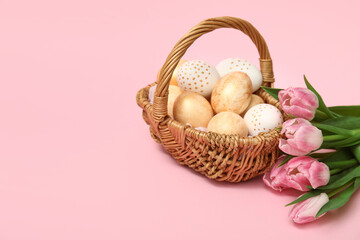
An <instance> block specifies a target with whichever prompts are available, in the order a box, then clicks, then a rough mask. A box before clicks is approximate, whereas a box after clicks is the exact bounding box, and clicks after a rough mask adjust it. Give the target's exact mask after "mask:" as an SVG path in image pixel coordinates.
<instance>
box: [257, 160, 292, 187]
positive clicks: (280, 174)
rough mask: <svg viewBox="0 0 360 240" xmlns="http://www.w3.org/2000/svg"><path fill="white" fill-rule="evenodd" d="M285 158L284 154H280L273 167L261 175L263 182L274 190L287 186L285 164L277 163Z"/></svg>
mask: <svg viewBox="0 0 360 240" xmlns="http://www.w3.org/2000/svg"><path fill="white" fill-rule="evenodd" d="M284 159H285V155H283V156H281V157H280V158H279V160H278V161H277V162H276V163H275V165H274V167H273V168H272V169H271V171H270V172H266V173H265V174H264V176H263V181H264V183H265V184H266V185H267V186H268V187H271V188H272V189H274V190H275V191H279V192H281V191H282V190H283V189H285V188H289V186H288V184H287V180H286V175H285V174H286V171H285V165H282V166H280V167H278V166H279V164H280V163H281V162H282V161H283V160H284Z"/></svg>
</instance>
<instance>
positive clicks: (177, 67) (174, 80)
mask: <svg viewBox="0 0 360 240" xmlns="http://www.w3.org/2000/svg"><path fill="white" fill-rule="evenodd" d="M186 62H187V60H183V59H181V60H180V61H179V64H178V65H177V66H176V68H175V70H174V72H173V74H172V77H171V80H170V85H175V86H178V83H177V78H176V76H177V73H178V70H179V67H181V65H183V64H184V63H186ZM160 70H161V69H159V71H158V73H157V76H156V82H157V83H159V76H160Z"/></svg>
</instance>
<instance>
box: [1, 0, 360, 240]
mask: <svg viewBox="0 0 360 240" xmlns="http://www.w3.org/2000/svg"><path fill="white" fill-rule="evenodd" d="M359 7H360V4H359V3H358V1H346V2H342V3H341V4H339V3H338V2H329V1H301V2H300V1H299V2H298V3H294V1H239V0H232V1H230V0H224V1H212V0H210V1H189V0H184V1H178V2H173V1H160V0H158V1H128V2H124V1H115V0H114V1H108V0H103V1H85V0H84V1H81V0H76V1H69V0H65V1H45V0H43V1H39V0H34V1H6V0H3V1H1V4H0V43H1V44H0V53H1V54H0V66H1V67H0V84H1V85H0V115H1V117H0V213H1V214H0V239H1V240H8V239H11V240H15V239H19V240H20V239H21V240H23V239H26V240H32V239H37V240H42V239H44V240H45V239H52V240H58V239H66V240H71V239H87V240H91V239H158V240H161V239H208V240H211V239H243V238H247V239H273V238H275V237H276V238H277V239H288V238H289V236H291V239H294V240H295V239H299V240H300V239H339V238H341V239H359V237H360V230H359V228H358V227H357V226H358V223H359V222H360V204H358V202H359V200H360V195H359V193H356V194H355V195H354V196H353V198H352V199H351V200H350V202H349V203H348V204H347V205H346V206H345V207H343V208H342V209H341V210H340V211H333V212H331V213H329V214H327V215H325V216H324V217H323V218H321V219H319V220H318V221H317V222H315V223H311V224H307V225H302V226H300V225H295V224H293V223H292V222H290V221H289V220H288V218H287V215H288V212H289V209H288V208H285V207H284V205H285V204H286V203H288V202H290V201H292V200H293V199H294V198H295V197H296V196H297V195H298V193H296V192H289V191H285V192H283V193H276V192H274V191H272V190H271V189H269V188H267V187H266V186H265V185H264V184H263V183H262V180H261V177H259V178H256V179H255V180H253V181H250V182H246V183H242V184H226V183H218V182H214V181H211V180H208V179H206V178H204V177H202V176H201V175H198V174H196V173H194V172H193V171H192V170H190V169H188V168H185V167H182V166H180V165H178V164H177V163H176V162H175V161H174V160H173V159H172V158H171V157H170V156H169V155H168V154H166V153H165V152H164V151H163V150H162V148H161V147H160V145H158V144H156V143H155V142H154V141H152V139H151V137H150V134H149V131H148V127H147V125H146V124H145V123H144V122H143V120H142V117H141V111H140V108H138V106H137V105H136V103H135V95H136V92H137V90H139V89H140V88H142V87H144V86H146V85H147V84H149V83H152V82H153V81H155V78H156V73H157V71H158V69H159V68H160V67H161V65H162V64H163V62H164V60H165V58H166V57H167V54H168V53H169V52H170V50H171V48H172V47H173V45H174V44H175V42H176V41H177V40H178V39H179V38H180V37H181V36H182V35H183V34H185V33H186V32H187V31H188V30H189V29H190V28H191V27H192V26H193V25H195V24H196V23H198V22H199V21H201V20H203V19H205V18H208V17H214V16H223V15H229V16H236V17H240V18H243V19H246V20H248V21H250V22H251V23H252V24H253V25H254V26H255V27H256V28H257V29H258V30H259V31H260V32H261V33H262V35H263V36H264V38H265V40H266V41H267V43H268V46H269V49H270V53H271V55H272V58H273V61H274V72H275V77H276V86H277V87H283V88H284V87H288V86H304V84H303V81H302V75H303V74H306V75H307V78H308V79H309V80H310V81H311V82H312V83H313V85H314V86H315V87H316V88H317V89H318V90H319V92H320V93H321V94H322V96H323V97H324V99H325V102H326V103H327V104H329V105H335V104H336V105H340V104H360V98H359V95H358V89H359V87H360V82H359V81H358V80H359V79H358V65H359V64H358V63H359V59H358V56H359V55H360V48H359V47H358V46H359V45H358V42H359V41H360V29H359V28H358V25H359V22H360V15H359V14H358V9H359ZM233 56H234V57H241V58H245V59H248V60H250V61H251V62H253V63H255V64H256V65H258V62H257V59H258V55H257V51H256V49H255V47H254V46H253V44H252V43H251V42H250V40H249V39H248V38H247V37H246V36H244V35H243V34H242V33H240V32H237V31H235V30H218V31H216V32H213V33H209V34H207V36H204V37H203V38H201V39H199V40H198V41H197V42H196V43H195V44H194V46H192V47H191V48H190V49H189V52H188V53H187V55H186V58H187V59H203V60H206V61H208V62H210V63H213V64H214V65H215V64H216V63H217V62H218V61H220V60H222V59H224V58H227V57H233Z"/></svg>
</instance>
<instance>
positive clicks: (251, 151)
mask: <svg viewBox="0 0 360 240" xmlns="http://www.w3.org/2000/svg"><path fill="white" fill-rule="evenodd" d="M218 28H234V29H237V30H240V31H242V32H243V33H244V34H246V35H247V36H249V37H250V39H251V40H252V42H253V43H254V44H255V46H256V48H257V50H258V52H259V55H260V59H259V60H260V70H261V73H262V76H263V84H262V85H263V86H267V87H273V84H274V81H275V80H274V74H273V67H272V60H271V57H270V53H269V50H268V47H267V45H266V43H265V41H264V39H263V37H262V36H261V35H260V33H259V32H258V31H257V30H256V29H255V28H254V27H253V26H252V25H251V24H250V23H249V22H247V21H245V20H242V19H239V18H234V17H217V18H210V19H206V20H204V21H202V22H200V23H199V24H197V25H196V26H195V27H193V28H192V29H191V30H190V31H189V32H188V33H187V34H185V36H183V37H182V38H181V39H180V40H179V41H178V42H177V43H176V45H175V47H174V48H173V49H172V51H171V52H170V54H169V56H168V57H167V59H166V61H165V63H164V65H163V67H162V69H161V70H160V75H159V80H158V85H157V88H156V92H155V97H154V103H153V105H151V104H150V103H149V101H148V92H149V88H150V86H151V85H149V86H147V87H145V88H143V89H141V90H140V91H138V93H137V96H136V101H137V104H138V105H139V106H140V107H141V108H142V109H143V118H144V120H145V122H146V123H147V124H148V125H150V133H151V136H152V137H153V139H154V140H155V141H156V142H158V143H160V144H162V145H163V147H164V148H165V150H166V151H167V152H168V153H170V154H171V155H172V156H173V157H174V158H175V159H176V160H177V161H178V162H179V163H180V164H181V165H186V166H189V167H190V168H192V169H194V170H195V171H196V172H199V173H201V174H203V175H205V176H207V177H208V178H210V179H214V180H217V181H228V182H240V181H246V180H249V179H251V178H254V177H256V176H258V175H260V174H263V173H264V172H266V171H268V170H269V169H270V168H271V167H272V166H273V164H274V163H275V161H276V159H277V158H278V155H279V149H278V142H279V137H280V132H279V130H278V129H274V130H271V131H270V132H267V133H261V134H259V135H257V136H254V137H239V136H238V135H225V134H217V133H213V132H202V131H198V130H195V129H194V128H191V127H190V126H188V125H184V124H181V123H179V122H177V121H176V120H173V119H172V118H171V117H170V116H168V114H167V100H168V99H167V97H168V88H169V83H170V79H171V76H172V74H173V72H174V70H175V68H176V66H177V65H178V63H179V61H180V59H181V58H182V57H183V55H184V54H185V52H186V50H187V49H188V48H189V47H190V46H191V45H192V43H193V42H194V41H195V40H196V39H197V38H199V37H200V36H202V35H203V34H206V33H208V32H211V31H213V30H215V29H218ZM153 84H154V83H153ZM153 84H152V85H153ZM255 94H257V95H259V96H260V97H262V98H263V99H264V101H265V102H266V103H269V104H272V105H274V106H276V107H277V108H278V109H280V110H281V108H280V104H279V102H278V101H277V100H275V99H274V98H273V97H272V96H270V95H269V94H268V93H266V92H265V91H264V90H263V89H259V90H258V91H257V92H256V93H255Z"/></svg>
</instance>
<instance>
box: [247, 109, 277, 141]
mask: <svg viewBox="0 0 360 240" xmlns="http://www.w3.org/2000/svg"><path fill="white" fill-rule="evenodd" d="M244 120H245V123H246V125H247V127H248V129H249V134H250V135H251V136H256V135H258V134H259V133H262V132H269V131H270V130H271V129H274V128H277V127H281V125H282V123H283V116H282V115H281V112H280V110H279V109H277V108H276V107H274V106H273V105H270V104H265V103H264V104H258V105H255V106H254V107H252V108H250V109H249V111H247V112H246V114H245V116H244Z"/></svg>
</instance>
